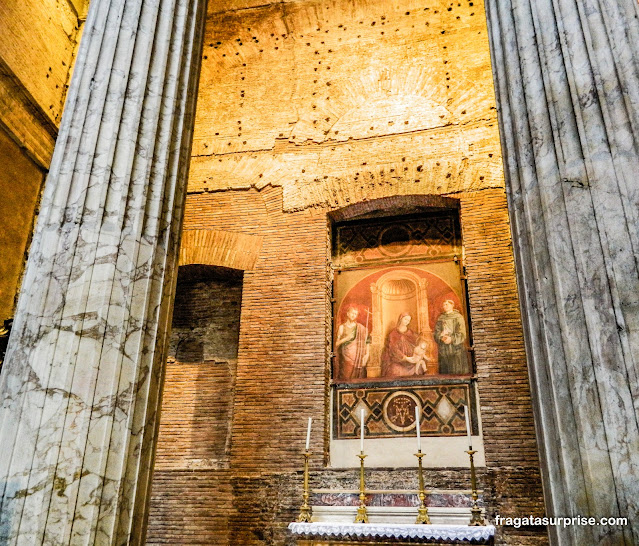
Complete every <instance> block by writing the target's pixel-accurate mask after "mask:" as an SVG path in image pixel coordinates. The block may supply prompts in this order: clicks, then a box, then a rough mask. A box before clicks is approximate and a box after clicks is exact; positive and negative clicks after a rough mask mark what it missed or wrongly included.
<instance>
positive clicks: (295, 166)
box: [149, 0, 546, 546]
mask: <svg viewBox="0 0 639 546" xmlns="http://www.w3.org/2000/svg"><path fill="white" fill-rule="evenodd" d="M259 4H260V5H256V3H254V2H250V1H245V0H237V1H231V2H228V3H225V4H221V3H216V2H210V3H209V14H208V23H207V35H206V40H205V47H204V52H203V67H202V78H201V82H200V92H199V101H198V115H197V121H196V129H195V135H194V146H193V158H192V163H191V171H190V179H189V192H190V194H189V196H188V199H187V207H186V217H185V225H184V227H185V229H186V230H204V231H206V230H210V232H211V236H210V239H211V240H217V239H216V238H217V237H220V238H222V235H223V234H224V233H227V234H229V235H228V238H227V239H228V240H229V241H230V240H238V241H240V240H245V241H247V243H246V244H247V247H248V246H250V249H249V248H247V249H246V251H247V259H246V263H249V264H250V265H249V266H246V267H244V266H242V267H241V268H242V269H244V274H243V278H242V286H241V311H240V315H239V317H238V318H239V338H238V341H237V345H236V348H237V361H236V363H235V362H234V360H233V358H229V357H225V358H219V359H215V363H213V362H212V361H209V360H206V358H209V357H206V355H205V353H206V351H207V349H206V347H207V346H210V344H211V343H212V342H211V339H213V338H214V337H215V336H216V335H217V334H215V335H213V336H212V332H220V331H221V327H222V325H223V322H224V320H223V319H222V317H223V316H224V313H216V314H215V316H214V314H213V313H211V311H210V310H207V309H206V308H207V306H208V305H211V306H215V307H220V306H224V305H225V304H224V300H226V301H228V300H229V298H230V296H229V294H230V293H231V292H228V294H225V293H224V290H222V288H221V285H218V286H217V288H214V287H213V286H212V285H209V286H208V288H206V289H204V287H203V286H202V287H200V288H198V287H196V285H195V284H193V283H191V284H189V285H188V287H187V285H186V284H181V285H180V290H182V291H184V290H186V292H183V293H184V294H187V293H189V294H191V296H188V297H185V296H184V295H182V296H180V295H178V298H177V300H176V311H175V313H176V315H175V316H176V322H175V323H174V328H175V330H174V334H173V341H172V344H173V347H175V346H176V343H177V341H178V336H183V337H184V336H185V334H186V333H187V332H188V333H189V335H188V336H187V337H188V338H189V339H188V340H186V341H184V342H183V344H182V351H183V353H184V357H180V354H177V358H176V360H175V361H171V362H169V368H168V372H167V379H166V385H165V395H164V396H165V406H164V415H163V420H162V427H161V438H160V443H159V445H158V455H157V461H156V480H155V483H154V486H153V502H152V505H151V519H150V526H149V543H151V544H160V543H172V544H219V545H227V544H230V545H241V546H244V545H253V544H255V545H258V544H274V545H281V544H289V543H291V539H290V537H288V534H287V531H286V525H287V523H288V522H289V521H291V520H292V519H293V518H294V517H295V515H296V511H297V508H298V506H299V503H300V501H301V498H300V488H301V473H300V471H301V467H302V464H301V450H302V448H303V442H304V437H305V426H306V418H307V417H308V416H313V418H314V429H313V435H312V440H311V449H312V451H313V459H312V462H311V467H312V487H314V488H337V489H340V488H341V489H351V488H353V487H356V484H357V475H356V472H355V471H354V470H334V469H331V468H330V466H326V465H327V464H328V463H329V461H328V456H327V450H328V438H329V426H328V423H327V416H328V411H329V408H328V397H327V394H328V391H329V378H330V358H329V352H330V348H331V345H330V335H331V332H332V322H331V302H330V297H331V276H330V249H331V244H330V220H329V214H330V213H333V215H334V214H335V212H336V211H338V214H339V210H340V209H341V208H342V207H346V206H348V205H353V204H361V205H362V213H364V212H366V211H365V209H367V208H370V209H371V210H373V209H375V207H376V206H381V207H383V208H384V211H385V214H387V215H393V214H397V211H399V210H406V208H409V209H410V207H411V203H412V200H411V196H412V195H419V196H420V197H419V199H421V201H422V202H424V199H425V198H426V196H429V195H431V196H448V197H453V198H456V199H459V200H460V204H461V207H460V211H461V227H462V232H463V244H464V250H465V265H466V272H467V277H468V294H469V300H470V313H471V321H472V327H473V334H474V346H475V354H476V363H477V379H478V383H477V384H478V391H479V403H480V411H481V417H482V422H483V432H484V445H485V456H486V464H487V466H486V468H485V469H480V481H481V486H482V488H483V489H484V497H485V500H486V510H487V514H488V516H489V517H492V516H494V515H495V514H500V515H502V516H505V515H517V514H528V513H530V512H532V513H534V514H542V513H543V511H544V508H543V500H542V493H541V484H540V476H539V462H538V458H537V447H536V442H535V432H534V427H533V420H532V409H531V404H530V392H529V386H528V379H527V369H526V358H525V353H524V346H523V338H522V331H521V323H520V317H519V310H518V309H519V307H518V299H517V287H516V283H515V274H514V267H513V256H512V249H511V244H510V240H511V239H510V231H509V227H508V214H507V208H506V199H505V192H504V181H503V170H502V161H501V150H500V144H499V135H498V132H497V116H496V108H495V100H494V94H493V87H492V86H493V82H492V74H491V67H490V57H489V52H488V43H487V32H486V25H485V17H484V12H483V5H482V3H481V2H477V1H475V0H472V1H471V0H464V1H463V2H462V1H460V2H444V1H439V0H437V1H433V2H429V3H427V4H426V5H423V6H422V5H420V6H419V7H417V6H416V5H415V4H414V2H412V1H410V0H400V1H399V2H395V3H388V2H380V1H375V0H361V1H358V2H357V3H353V2H351V1H350V0H344V1H342V0H338V1H325V0H304V1H300V2H285V3H277V4H267V5H262V4H263V3H262V2H259ZM381 198H385V200H384V201H383V204H382V205H375V203H376V202H375V201H374V200H375V199H381ZM378 203H381V202H378ZM220 234H221V235H220ZM234 238H237V239H234ZM191 239H192V237H191V236H189V237H188V238H185V241H190V240H191ZM201 239H202V240H205V239H206V237H204V236H202V238H201ZM220 240H221V239H220ZM249 243H250V244H249ZM187 244H188V243H187ZM191 250H193V249H186V250H185V253H184V255H185V256H186V255H189V256H196V255H197V256H200V258H201V259H204V256H205V253H204V250H203V249H201V248H200V249H197V252H195V251H194V252H191ZM229 250H233V252H235V254H234V257H233V258H231V257H229V258H228V259H227V258H225V253H224V250H223V249H220V248H218V247H216V248H214V249H211V252H210V255H211V256H212V257H213V259H212V260H211V261H210V262H206V263H212V264H213V265H217V266H223V267H240V266H238V265H237V264H238V263H239V261H238V260H239V257H240V255H239V254H238V253H237V252H236V250H237V249H235V248H234V249H229ZM249 251H250V252H249ZM248 253H250V254H251V256H248ZM231 254H232V253H229V256H231ZM248 257H251V260H249V259H248ZM252 258H256V259H255V260H253V259H252ZM233 264H236V265H233ZM206 290H210V293H209V295H207V294H206V293H205V292H206ZM233 301H234V300H233ZM196 302H198V303H196ZM197 305H199V306H201V307H202V311H203V313H202V315H201V318H195V315H193V325H194V326H193V329H192V330H191V329H190V328H191V326H186V325H185V323H183V322H180V321H182V320H183V318H182V317H183V315H182V313H184V309H185V306H186V308H187V309H190V311H189V312H191V311H192V312H193V313H195V312H196V307H197ZM233 324H236V323H235V322H233ZM234 328H235V326H234ZM216 339H221V338H220V337H217V338H216ZM227 342H228V343H230V340H229V339H228V338H227ZM178 353H179V351H178ZM173 354H174V356H175V354H176V353H175V352H174V353H173ZM198 354H202V355H203V357H202V358H203V360H202V361H201V362H195V361H194V360H192V359H197V358H198V357H197V355H198ZM180 358H182V359H180ZM187 360H188V361H187ZM220 362H224V364H220ZM368 479H369V483H370V487H371V488H377V489H394V488H397V487H400V488H404V489H415V488H416V476H415V473H414V471H409V470H406V469H398V470H388V469H375V470H371V471H370V476H369V478H368ZM468 486H469V476H468V472H467V471H466V470H460V469H450V468H447V469H435V470H432V471H430V470H429V472H428V476H427V487H428V488H440V489H456V490H459V489H467V488H468ZM498 533H499V535H498V537H497V542H498V543H499V544H513V545H526V544H544V543H545V542H546V530H545V529H527V530H526V531H522V530H514V529H512V530H509V529H500V530H499V531H498Z"/></svg>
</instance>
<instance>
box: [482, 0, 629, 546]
mask: <svg viewBox="0 0 639 546" xmlns="http://www.w3.org/2000/svg"><path fill="white" fill-rule="evenodd" d="M486 12H487V17H488V27H489V31H490V43H491V53H492V60H493V73H494V78H495V88H496V96H497V103H498V110H499V119H500V130H501V139H502V148H503V152H504V161H505V167H506V175H507V176H506V186H507V190H508V198H509V207H510V214H511V222H512V227H513V244H514V249H515V258H516V263H517V274H518V281H519V282H518V284H519V290H520V300H521V305H522V313H523V324H524V329H525V334H526V348H527V353H528V360H529V370H530V378H531V387H532V390H533V404H534V408H535V416H536V426H537V431H538V439H539V443H540V453H541V460H542V475H543V481H544V490H545V494H546V504H547V510H548V512H549V515H552V516H575V515H582V516H594V517H611V516H625V517H628V518H629V525H628V526H625V527H612V526H610V527H602V526H597V527H586V526H573V527H567V528H560V527H553V528H551V529H550V533H551V539H552V541H553V543H555V544H615V545H619V544H626V545H632V544H639V519H638V518H637V517H636V515H637V514H638V513H639V456H638V454H639V418H638V416H639V268H638V263H637V256H639V184H638V183H637V176H638V173H639V61H638V59H639V6H638V4H637V2H636V1H635V0H487V1H486Z"/></svg>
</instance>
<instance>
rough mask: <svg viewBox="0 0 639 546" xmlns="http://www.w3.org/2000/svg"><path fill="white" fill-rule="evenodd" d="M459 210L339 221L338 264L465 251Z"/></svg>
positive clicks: (409, 258)
mask: <svg viewBox="0 0 639 546" xmlns="http://www.w3.org/2000/svg"><path fill="white" fill-rule="evenodd" d="M455 214H456V211H455ZM455 214H451V212H447V213H441V214H436V215H429V216H427V217H425V216H420V217H418V218H412V217H402V218H395V219H391V220H384V221H380V220H379V219H375V220H371V221H364V222H349V223H347V224H343V225H338V226H336V227H335V242H334V252H333V254H334V258H335V261H336V265H337V266H338V267H353V266H355V267H356V266H361V265H372V264H384V263H398V262H403V261H410V260H414V259H416V258H419V259H431V258H442V257H449V256H454V255H461V244H460V243H461V237H460V234H459V226H458V222H457V219H456V217H455Z"/></svg>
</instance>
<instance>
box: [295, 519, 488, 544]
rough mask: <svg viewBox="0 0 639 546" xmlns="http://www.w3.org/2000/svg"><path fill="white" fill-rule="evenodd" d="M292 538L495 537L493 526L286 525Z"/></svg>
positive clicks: (470, 538) (398, 524)
mask: <svg viewBox="0 0 639 546" xmlns="http://www.w3.org/2000/svg"><path fill="white" fill-rule="evenodd" d="M288 528H289V530H290V531H291V532H292V533H293V534H295V535H306V536H309V537H310V536H316V537H320V536H331V537H348V536H358V537H386V538H424V539H431V540H432V539H435V540H467V541H471V540H484V541H485V540H488V539H489V538H490V537H492V536H494V535H495V526H494V525H481V526H476V527H471V526H470V525H418V524H414V523H412V524H409V523H397V524H393V523H388V524H381V523H373V524H371V523H338V522H313V523H296V522H294V523H290V524H289V526H288Z"/></svg>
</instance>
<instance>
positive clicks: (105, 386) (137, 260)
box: [0, 0, 204, 546]
mask: <svg viewBox="0 0 639 546" xmlns="http://www.w3.org/2000/svg"><path fill="white" fill-rule="evenodd" d="M203 4H204V2H200V1H199V0H175V1H174V0H150V1H149V0H144V1H142V0H126V1H124V0H112V1H109V0H96V1H95V2H92V3H91V7H90V10H89V15H88V19H87V22H86V26H85V29H84V33H83V34H84V35H83V39H82V42H81V45H80V49H79V52H78V58H77V61H76V65H75V69H74V75H73V79H72V81H71V85H70V88H69V94H68V97H67V103H66V108H65V113H64V116H63V120H62V125H61V129H60V133H59V136H58V140H57V144H56V148H55V152H54V156H53V159H52V163H51V168H50V173H49V176H48V178H47V182H46V185H45V193H44V197H43V201H42V206H41V212H40V215H39V218H38V224H37V227H36V232H35V234H34V238H33V243H32V247H31V251H30V255H29V261H28V264H27V268H26V272H25V278H24V282H23V288H22V292H21V295H20V299H19V302H18V306H17V310H16V316H15V321H14V326H13V330H12V335H11V338H10V340H9V348H8V351H7V357H6V360H5V363H4V367H3V371H2V377H1V383H0V396H1V398H0V445H1V446H3V447H2V457H0V543H1V544H24V545H29V546H31V545H33V544H51V545H54V544H55V545H61V544H124V543H127V544H139V543H141V542H142V540H143V536H144V527H145V517H144V516H145V515H144V508H145V504H146V497H147V496H148V494H149V489H150V479H151V465H152V453H153V449H154V441H155V435H156V429H157V411H158V404H159V394H160V393H159V387H160V385H161V381H162V376H163V373H164V360H165V341H164V338H165V331H166V329H167V327H168V321H169V317H170V305H171V300H172V298H171V293H172V290H173V286H174V280H173V274H174V271H175V270H176V261H177V252H176V250H177V244H178V240H179V231H180V228H181V218H182V208H183V201H184V193H185V178H186V176H185V174H186V169H187V166H188V159H189V155H190V142H191V134H190V130H191V127H192V117H193V110H194V97H195V86H196V85H197V76H198V70H199V68H198V67H199V57H200V50H201V37H202V29H203V19H204V17H203Z"/></svg>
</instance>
